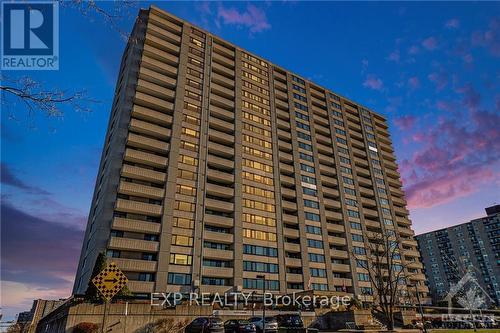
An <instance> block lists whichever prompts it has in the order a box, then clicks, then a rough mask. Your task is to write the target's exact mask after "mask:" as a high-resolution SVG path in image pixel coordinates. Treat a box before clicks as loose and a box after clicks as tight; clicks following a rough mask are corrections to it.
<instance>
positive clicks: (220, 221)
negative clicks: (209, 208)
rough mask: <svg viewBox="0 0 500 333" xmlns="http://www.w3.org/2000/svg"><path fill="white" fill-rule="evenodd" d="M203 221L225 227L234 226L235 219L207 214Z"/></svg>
mask: <svg viewBox="0 0 500 333" xmlns="http://www.w3.org/2000/svg"><path fill="white" fill-rule="evenodd" d="M203 221H204V222H205V223H207V224H209V225H213V226H218V227H223V228H232V227H234V220H233V218H232V217H225V216H219V215H212V214H205V215H204V217H203Z"/></svg>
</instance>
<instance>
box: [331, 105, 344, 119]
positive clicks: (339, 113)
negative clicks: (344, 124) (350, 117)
mask: <svg viewBox="0 0 500 333" xmlns="http://www.w3.org/2000/svg"><path fill="white" fill-rule="evenodd" d="M332 105H333V107H336V108H338V109H340V105H339V104H336V105H338V106H336V105H335V104H332ZM332 113H333V115H334V116H336V117H339V118H342V112H339V111H337V110H333V112H332Z"/></svg>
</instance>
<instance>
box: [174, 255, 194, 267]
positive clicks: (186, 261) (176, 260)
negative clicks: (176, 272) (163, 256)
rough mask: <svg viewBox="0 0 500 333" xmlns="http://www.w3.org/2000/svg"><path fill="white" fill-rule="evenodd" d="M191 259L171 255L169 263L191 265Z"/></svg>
mask: <svg viewBox="0 0 500 333" xmlns="http://www.w3.org/2000/svg"><path fill="white" fill-rule="evenodd" d="M192 262H193V257H192V256H189V255H187V254H179V253H172V254H170V263H171V264H174V265H191V263H192Z"/></svg>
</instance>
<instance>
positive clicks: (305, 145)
mask: <svg viewBox="0 0 500 333" xmlns="http://www.w3.org/2000/svg"><path fill="white" fill-rule="evenodd" d="M299 148H302V149H305V150H308V151H312V146H311V145H308V144H307V143H304V142H300V141H299Z"/></svg>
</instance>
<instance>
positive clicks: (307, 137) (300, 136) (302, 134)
mask: <svg viewBox="0 0 500 333" xmlns="http://www.w3.org/2000/svg"><path fill="white" fill-rule="evenodd" d="M297 137H298V138H301V139H304V140H307V141H311V136H310V135H309V134H306V133H304V132H301V131H297Z"/></svg>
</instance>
